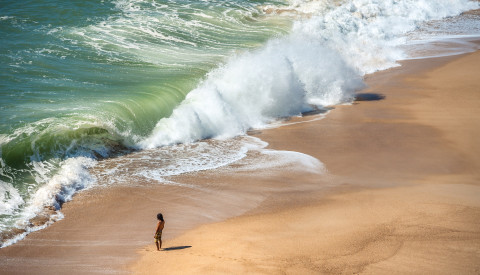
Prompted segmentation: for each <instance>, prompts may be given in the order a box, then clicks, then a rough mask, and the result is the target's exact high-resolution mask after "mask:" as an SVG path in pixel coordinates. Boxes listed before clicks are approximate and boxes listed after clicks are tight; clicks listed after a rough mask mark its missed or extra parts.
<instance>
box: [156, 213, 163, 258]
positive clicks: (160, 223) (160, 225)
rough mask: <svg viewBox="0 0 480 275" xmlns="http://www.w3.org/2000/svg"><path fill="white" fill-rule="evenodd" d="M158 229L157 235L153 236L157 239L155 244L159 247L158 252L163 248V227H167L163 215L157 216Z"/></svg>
mask: <svg viewBox="0 0 480 275" xmlns="http://www.w3.org/2000/svg"><path fill="white" fill-rule="evenodd" d="M157 219H158V223H157V229H156V230H155V235H154V236H153V237H154V238H155V244H156V245H157V250H160V248H162V231H163V227H165V221H164V220H163V215H162V213H158V214H157Z"/></svg>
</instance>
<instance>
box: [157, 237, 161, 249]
mask: <svg viewBox="0 0 480 275" xmlns="http://www.w3.org/2000/svg"><path fill="white" fill-rule="evenodd" d="M158 242H159V243H160V248H162V239H160V240H158ZM158 248H159V247H158V243H157V249H158ZM159 250H160V249H159Z"/></svg>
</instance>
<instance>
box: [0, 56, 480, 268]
mask: <svg viewBox="0 0 480 275" xmlns="http://www.w3.org/2000/svg"><path fill="white" fill-rule="evenodd" d="M479 71H480V52H475V53H472V54H465V55H461V56H453V57H442V58H434V59H423V60H412V61H406V62H403V63H402V66H401V67H397V68H394V69H390V70H388V71H384V72H379V73H375V74H373V75H369V76H368V77H367V80H366V81H367V84H368V88H366V89H365V90H363V91H360V92H359V94H358V100H357V101H356V102H354V103H353V104H352V105H345V106H336V107H335V109H334V110H333V111H331V112H330V113H329V114H328V115H327V116H326V118H324V119H321V120H315V119H313V120H312V117H314V116H315V115H313V116H312V115H311V116H305V117H303V118H293V119H291V120H290V121H289V123H290V124H289V125H287V126H283V127H280V128H275V129H268V130H262V131H253V132H252V133H251V135H252V136H254V137H257V138H260V139H261V140H264V141H266V142H268V143H269V147H268V148H270V149H275V150H286V151H295V152H300V153H303V154H307V155H310V156H313V157H315V158H317V159H318V160H320V161H321V162H322V163H323V165H324V167H325V171H317V172H315V171H314V172H305V171H294V170H293V171H292V170H288V169H285V170H275V171H273V172H271V173H268V171H259V173H251V171H245V170H242V169H237V170H235V168H236V167H235V166H233V167H228V168H222V169H218V170H211V171H204V172H199V173H195V174H192V175H188V176H179V177H177V178H175V181H176V182H180V183H182V184H185V185H188V184H189V183H196V185H197V186H200V187H202V188H185V187H182V186H171V185H161V186H160V185H153V184H150V183H137V185H135V186H132V187H125V186H124V187H118V188H113V187H107V188H96V189H92V190H87V191H85V192H82V193H80V194H79V195H77V196H76V197H75V199H74V200H73V201H72V202H69V203H66V204H65V205H64V208H63V209H62V212H63V213H64V214H65V219H63V220H61V221H59V222H56V223H55V224H53V225H52V226H50V227H48V228H46V229H44V230H41V231H37V232H34V233H32V234H30V235H28V236H27V238H26V239H24V240H22V241H20V242H18V243H17V244H15V245H12V246H9V247H6V248H3V249H1V250H0V266H1V269H0V273H2V274H32V273H35V274H52V273H60V274H65V273H69V274H83V273H85V274H92V273H100V274H108V273H127V274H131V273H136V274H204V273H207V274H224V273H234V274H240V273H257V274H328V273H331V274H345V273H349V274H352V273H354V274H355V273H374V274H378V273H382V274H385V273H397V274H405V273H423V274H424V273H434V274H478V273H479V272H480V264H479V263H480V224H479V221H480V185H479V182H480V181H479V179H480V156H479V153H480V145H479V143H478V135H479V134H480V133H479V132H480V130H479V129H480V118H479V117H478V114H480V109H479V106H480V104H479V103H480V81H479V79H478V72H479ZM296 122H298V123H296ZM260 172H261V173H260ZM159 210H161V211H162V212H163V213H164V215H165V218H166V227H165V231H164V245H163V247H164V248H165V249H164V250H163V251H158V252H157V251H155V245H154V243H153V234H154V229H155V224H156V221H155V215H156V213H157V212H159Z"/></svg>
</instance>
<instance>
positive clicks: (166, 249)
mask: <svg viewBox="0 0 480 275" xmlns="http://www.w3.org/2000/svg"><path fill="white" fill-rule="evenodd" d="M190 247H192V246H191V245H184V246H172V247H166V248H164V249H163V251H171V250H180V249H186V248H190Z"/></svg>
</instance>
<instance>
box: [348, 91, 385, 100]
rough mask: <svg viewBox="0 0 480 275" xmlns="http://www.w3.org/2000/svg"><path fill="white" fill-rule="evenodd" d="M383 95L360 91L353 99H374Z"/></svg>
mask: <svg viewBox="0 0 480 275" xmlns="http://www.w3.org/2000/svg"><path fill="white" fill-rule="evenodd" d="M384 98H385V96H384V95H382V94H375V93H362V94H356V95H355V101H376V100H382V99H384Z"/></svg>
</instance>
